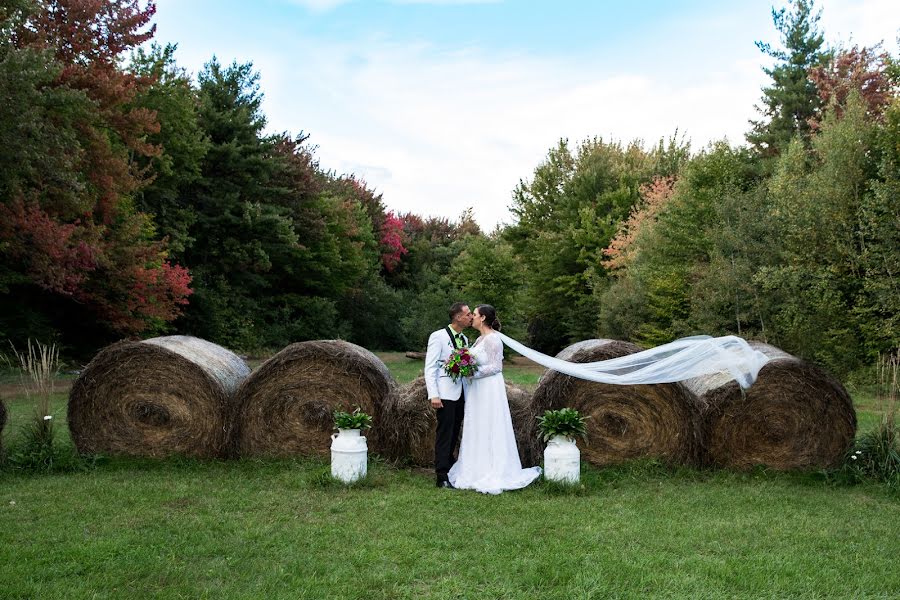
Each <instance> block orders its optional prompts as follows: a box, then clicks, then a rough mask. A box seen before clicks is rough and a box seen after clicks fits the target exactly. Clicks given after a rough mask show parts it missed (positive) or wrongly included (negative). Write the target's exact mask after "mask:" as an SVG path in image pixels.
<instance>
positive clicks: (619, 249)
mask: <svg viewBox="0 0 900 600" xmlns="http://www.w3.org/2000/svg"><path fill="white" fill-rule="evenodd" d="M674 189H675V177H672V176H669V177H657V178H655V179H654V180H653V181H651V182H650V183H648V184H645V185H642V186H641V191H640V193H641V199H640V201H639V202H638V203H637V204H636V205H635V206H634V208H632V210H631V214H629V216H628V219H627V220H626V221H625V222H624V223H623V224H622V225H621V226H619V230H618V231H617V232H616V235H615V236H614V237H613V239H612V241H610V243H609V246H608V247H606V248H604V250H603V255H604V256H606V257H607V258H606V259H605V260H602V261H600V262H601V264H602V265H603V266H604V267H606V268H607V269H609V270H610V271H613V272H615V271H617V270H619V269H622V268H623V267H625V266H627V265H628V264H629V263H630V262H631V260H632V258H633V257H634V252H635V241H636V240H637V238H638V236H639V235H640V233H641V231H642V230H643V229H646V228H647V227H649V226H651V225H652V224H653V223H654V222H655V221H656V217H657V215H659V212H660V211H661V210H662V208H663V207H664V206H665V205H666V203H667V202H668V201H669V199H670V198H671V197H672V192H673V191H674Z"/></svg>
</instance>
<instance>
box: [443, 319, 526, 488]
mask: <svg viewBox="0 0 900 600" xmlns="http://www.w3.org/2000/svg"><path fill="white" fill-rule="evenodd" d="M470 351H471V353H472V354H473V355H474V357H475V361H476V364H477V365H478V371H477V372H476V374H475V377H473V378H471V379H470V380H469V382H468V385H467V387H466V392H465V394H466V396H465V397H466V407H465V417H464V419H463V431H462V441H461V442H460V446H459V458H458V460H457V461H456V463H455V464H454V465H453V467H451V468H450V473H449V474H448V477H449V479H450V483H451V484H453V487H456V488H459V489H466V490H476V491H479V492H482V493H485V494H499V493H500V492H503V491H504V490H517V489H520V488H523V487H525V486H527V485H528V484H530V483H531V482H532V481H534V480H535V479H537V478H538V477H539V476H540V474H541V468H540V467H529V468H527V469H523V468H522V463H521V461H520V460H519V452H518V450H517V449H516V437H515V434H514V433H513V426H512V417H511V416H510V413H509V402H508V401H507V399H506V384H505V383H504V381H503V342H502V341H501V339H500V336H499V335H498V334H496V333H489V334H487V335H484V336H482V337H480V338H478V341H477V342H475V345H474V346H472V348H471V350H470Z"/></svg>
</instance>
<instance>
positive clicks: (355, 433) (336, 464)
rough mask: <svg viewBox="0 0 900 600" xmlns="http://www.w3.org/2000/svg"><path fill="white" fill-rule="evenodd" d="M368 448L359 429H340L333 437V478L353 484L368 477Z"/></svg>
mask: <svg viewBox="0 0 900 600" xmlns="http://www.w3.org/2000/svg"><path fill="white" fill-rule="evenodd" d="M367 462H368V447H367V445H366V438H365V437H364V436H362V435H360V433H359V429H338V433H334V434H332V435H331V476H332V477H334V478H335V479H340V480H341V481H343V482H344V483H353V482H354V481H356V480H357V479H360V478H361V477H365V476H366V464H367Z"/></svg>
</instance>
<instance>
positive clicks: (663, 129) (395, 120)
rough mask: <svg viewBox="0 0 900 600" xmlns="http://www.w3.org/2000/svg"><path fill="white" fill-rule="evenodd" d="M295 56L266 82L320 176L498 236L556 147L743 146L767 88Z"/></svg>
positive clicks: (500, 63) (752, 83) (338, 55)
mask: <svg viewBox="0 0 900 600" xmlns="http://www.w3.org/2000/svg"><path fill="white" fill-rule="evenodd" d="M297 52H298V54H299V55H301V56H303V57H304V58H303V60H297V61H293V62H292V63H290V64H288V63H287V62H285V64H283V65H281V66H276V65H272V64H269V65H268V69H274V70H276V71H279V72H281V74H280V75H279V76H278V81H274V82H272V86H271V87H270V84H269V83H266V81H265V80H266V72H265V71H264V73H263V78H264V82H263V83H264V86H265V89H266V92H267V105H266V107H265V110H266V113H267V114H268V115H269V116H270V121H271V124H272V126H273V128H274V129H292V130H295V131H296V130H298V129H300V128H303V129H305V130H306V131H308V132H311V133H312V136H313V137H312V139H311V141H312V142H314V143H315V144H317V145H318V152H317V155H318V156H319V158H320V160H321V163H322V164H323V165H324V166H326V167H329V168H334V169H337V170H338V171H347V172H355V173H357V174H358V175H360V176H362V177H364V178H365V179H366V180H367V182H368V183H369V184H370V185H372V186H373V187H375V188H376V189H377V190H379V191H381V192H383V193H384V198H385V202H386V204H387V205H388V207H389V208H392V209H395V210H398V211H400V212H406V211H414V212H417V213H420V214H431V215H440V216H445V217H448V218H456V217H457V216H459V214H460V213H461V212H462V210H463V209H464V208H466V207H467V206H474V207H475V214H476V218H477V219H478V220H479V222H480V223H481V224H482V226H484V227H486V228H488V229H490V228H492V227H493V226H494V225H495V224H496V223H498V222H500V221H508V220H509V213H508V210H507V208H508V205H509V202H510V194H511V191H512V189H513V188H514V187H515V185H516V183H517V182H518V181H519V179H520V178H529V177H530V176H531V174H532V172H533V170H534V168H535V167H536V166H537V164H538V163H539V162H540V160H541V159H542V158H543V156H545V154H546V152H547V150H548V149H549V148H550V147H551V146H553V145H554V144H555V143H556V141H557V140H558V139H559V138H560V137H567V138H569V139H570V140H571V141H573V142H575V141H578V140H581V139H584V138H586V137H589V136H592V135H602V136H603V137H605V138H610V137H612V138H616V139H618V140H621V141H625V142H627V141H630V140H631V139H634V138H642V139H644V140H646V141H647V142H649V143H654V142H655V141H657V140H658V139H659V138H660V137H664V136H669V135H672V134H673V133H674V132H675V129H676V127H677V128H679V130H680V131H681V132H683V133H686V134H687V135H688V136H689V137H690V138H692V139H693V140H694V142H695V146H700V145H703V144H705V143H706V142H708V141H710V140H714V139H719V138H721V137H723V136H728V137H729V138H730V139H731V141H732V142H740V141H741V140H742V136H743V132H744V131H745V130H746V123H747V119H748V118H750V117H751V116H752V115H753V109H752V105H753V102H754V101H755V100H756V98H757V97H758V95H759V88H760V85H761V83H762V77H763V74H762V73H761V71H759V68H758V65H754V69H753V70H748V66H747V65H746V64H736V65H734V68H733V69H725V70H721V71H719V72H710V73H708V74H706V75H704V76H698V75H697V74H694V75H693V77H692V80H693V83H691V84H690V85H688V84H683V85H682V84H681V83H680V82H679V78H678V77H672V74H668V75H667V76H666V77H659V76H657V75H655V74H654V73H649V72H646V73H641V72H635V73H633V74H619V73H616V72H612V71H611V70H608V67H604V65H603V64H598V63H595V62H594V61H589V62H586V61H577V60H568V61H566V60H562V59H554V60H551V59H541V58H534V57H530V56H522V55H512V54H510V55H498V54H496V53H491V54H486V53H481V52H479V51H477V50H467V51H451V52H447V51H443V50H440V49H438V48H434V47H432V46H429V45H427V44H420V45H418V46H405V45H394V44H390V43H387V42H377V41H372V40H369V41H368V42H366V43H360V44H352V45H351V44H347V45H338V44H331V45H328V46H323V45H322V44H316V45H310V46H308V47H306V48H303V49H298V50H297ZM269 59H271V57H269ZM605 71H607V72H605ZM276 89H277V90H278V92H277V93H275V92H274V91H273V90H276Z"/></svg>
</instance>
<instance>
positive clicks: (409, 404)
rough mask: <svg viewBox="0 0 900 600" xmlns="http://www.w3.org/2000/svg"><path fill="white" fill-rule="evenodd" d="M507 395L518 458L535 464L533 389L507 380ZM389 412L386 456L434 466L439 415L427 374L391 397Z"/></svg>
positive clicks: (523, 462) (526, 462) (523, 463)
mask: <svg viewBox="0 0 900 600" xmlns="http://www.w3.org/2000/svg"><path fill="white" fill-rule="evenodd" d="M506 398H507V400H508V401H509V412H510V415H511V417H512V422H513V431H514V433H515V435H516V446H517V447H518V450H519V459H520V460H521V461H522V465H523V466H531V465H534V464H536V463H535V460H536V459H535V453H536V450H537V446H538V440H537V438H536V437H535V430H534V421H535V414H534V410H533V409H532V407H531V393H530V392H528V390H526V389H524V388H522V387H520V386H517V385H515V384H512V383H508V382H507V383H506ZM387 412H388V415H389V416H388V418H387V423H386V425H385V429H386V439H385V457H386V458H389V459H391V460H394V461H398V462H405V461H409V462H410V463H411V464H413V465H416V466H420V467H433V466H434V434H435V429H436V428H437V418H436V416H435V411H434V409H432V408H431V404H430V403H429V402H428V389H427V388H426V386H425V378H424V377H419V378H417V379H415V380H413V381H411V382H410V383H408V384H406V385H404V386H403V387H402V388H401V389H400V393H399V394H396V395H395V396H394V397H393V398H392V401H391V403H390V407H389V409H388V411H387ZM463 427H465V421H463Z"/></svg>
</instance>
